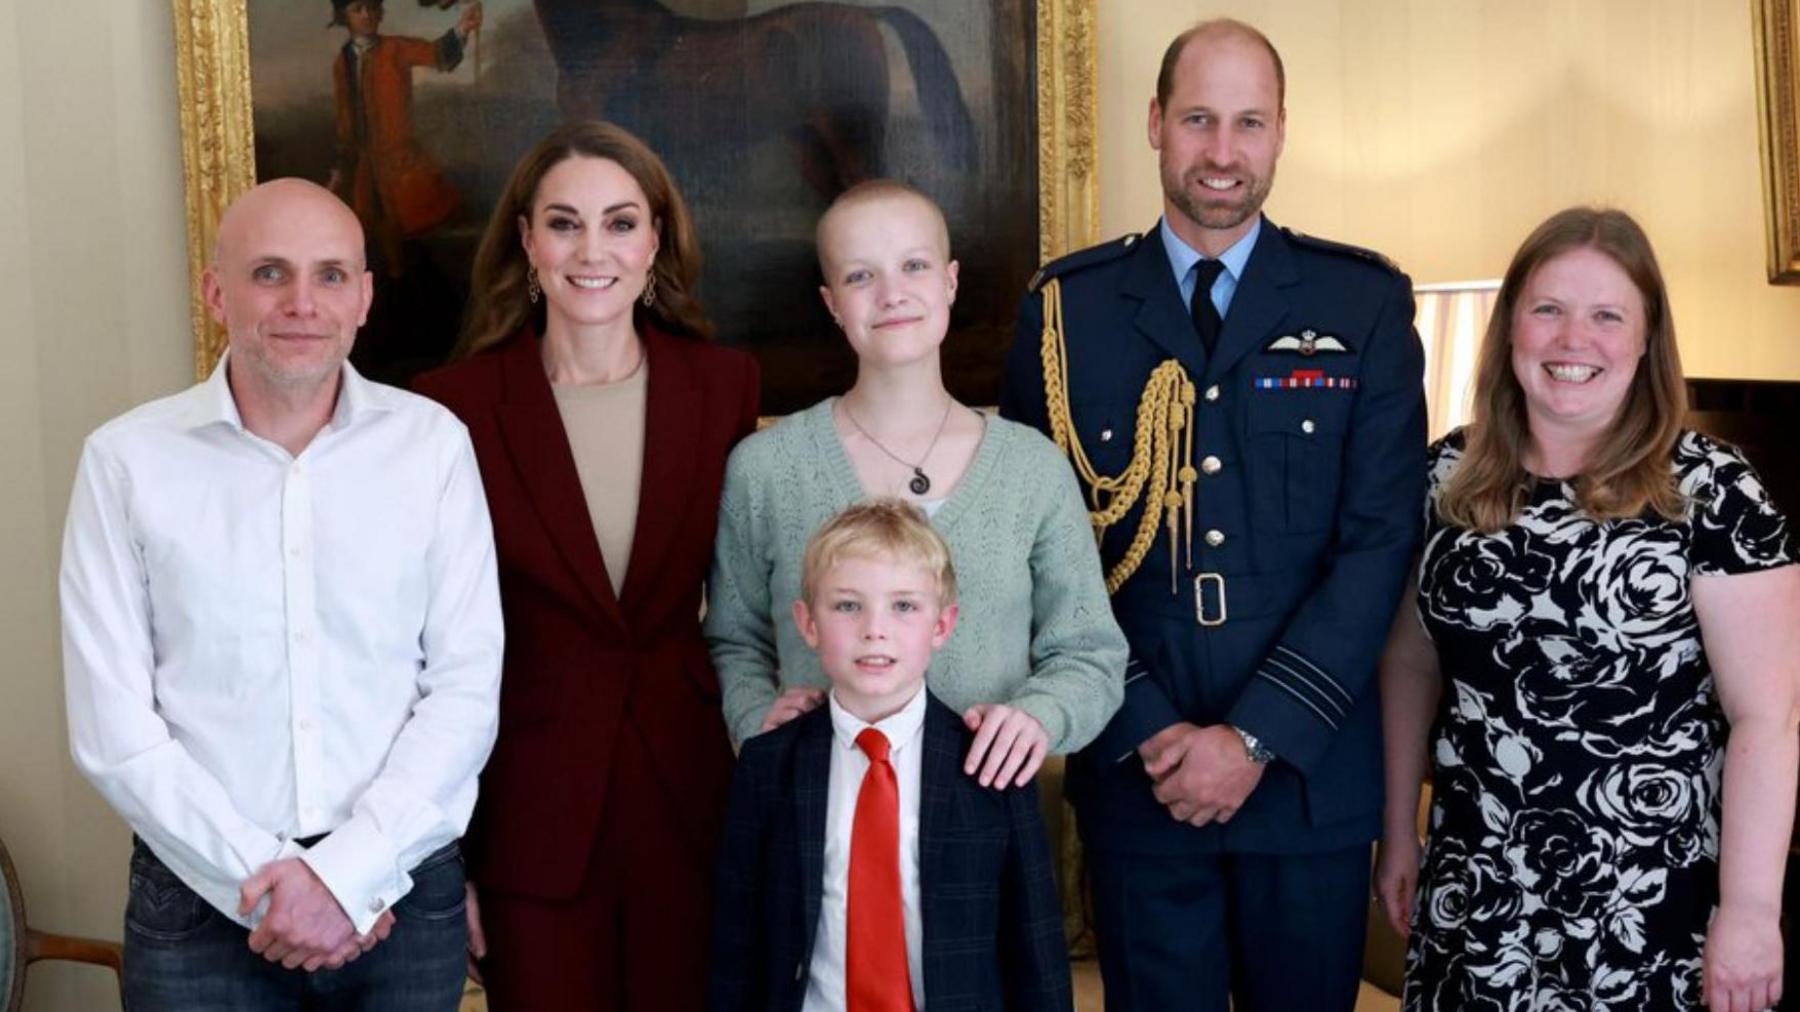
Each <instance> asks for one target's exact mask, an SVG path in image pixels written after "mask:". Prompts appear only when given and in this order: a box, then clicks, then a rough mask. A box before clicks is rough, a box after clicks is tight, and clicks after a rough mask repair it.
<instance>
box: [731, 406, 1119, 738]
mask: <svg viewBox="0 0 1800 1012" xmlns="http://www.w3.org/2000/svg"><path fill="white" fill-rule="evenodd" d="M831 404H832V401H831V400H829V399H828V400H824V401H821V402H819V403H818V404H815V405H813V406H812V407H810V408H807V409H806V410H804V411H801V412H799V413H798V414H794V415H790V416H789V417H787V418H784V419H782V420H781V421H780V422H779V423H777V424H776V425H774V426H773V427H771V428H769V429H767V430H765V431H763V432H759V433H757V434H755V435H753V436H751V437H749V438H748V439H746V440H744V441H743V442H742V443H741V444H739V445H738V447H737V449H736V450H735V451H734V452H733V453H732V455H731V461H730V463H729V464H727V465H726V469H725V494H724V503H723V505H722V508H721V510H720V512H719V535H718V540H717V542H716V545H715V548H714V554H713V570H712V580H711V582H710V584H709V586H708V601H707V614H706V638H707V641H708V643H709V644H710V645H711V647H712V658H713V664H714V666H715V667H717V669H718V672H719V684H720V687H721V689H722V690H723V693H724V705H725V722H726V724H727V726H729V727H730V729H731V733H732V736H733V737H734V738H736V739H737V740H738V741H742V740H744V739H745V738H748V737H750V736H751V735H754V734H755V733H756V732H757V730H758V728H759V727H760V726H761V725H762V720H763V717H764V715H765V714H767V713H768V710H769V706H770V705H771V704H772V703H773V702H774V700H775V697H776V695H777V694H778V693H779V692H780V691H781V690H782V689H786V688H791V687H793V686H798V685H811V686H819V687H824V686H825V685H826V684H827V682H826V679H825V673H824V671H822V670H821V669H820V667H819V661H818V657H817V656H816V655H815V654H814V653H813V651H812V650H811V649H810V648H809V647H808V646H807V645H806V641H805V640H803V639H801V637H800V631H799V629H797V628H796V627H795V625H794V620H793V616H792V613H791V611H792V607H793V602H794V601H795V600H796V599H798V598H799V596H800V558H801V555H802V554H803V553H804V552H805V550H806V542H807V539H809V538H810V537H811V536H812V533H813V532H814V531H815V530H817V529H818V527H819V526H820V525H821V524H823V523H824V522H825V521H826V520H827V519H829V518H830V517H831V516H832V515H833V514H835V513H837V512H838V511H839V510H841V509H843V508H844V507H846V506H849V505H850V504H851V503H853V502H856V501H857V500H859V499H862V498H863V497H864V493H863V489H862V485H861V483H860V482H859V481H858V480H857V477H856V471H855V469H854V467H853V466H852V465H851V463H850V458H849V456H848V455H847V454H845V452H844V448H843V444H842V443H840V442H839V441H838V436H837V431H836V429H835V427H834V426H833V424H832V420H831ZM932 525H933V526H934V527H936V528H937V530H938V533H940V534H942V535H943V536H944V540H945V541H947V542H948V543H949V545H950V552H951V556H952V559H953V561H954V562H955V565H956V580H957V588H958V591H959V597H960V603H961V612H962V614H961V617H960V618H959V620H958V622H957V626H956V631H955V632H954V633H952V634H951V636H950V640H949V642H947V643H946V644H945V645H944V647H943V648H942V649H941V650H939V651H938V654H937V656H936V657H935V658H934V659H933V661H932V665H931V668H930V670H929V671H928V672H927V674H926V681H927V683H928V684H929V685H930V686H931V688H932V691H934V692H936V693H937V695H938V696H939V698H941V699H943V700H944V702H946V703H948V704H949V705H950V706H952V707H954V708H955V709H956V710H958V711H959V712H960V711H962V710H966V709H967V708H969V707H970V706H973V705H974V704H976V703H1007V704H1009V705H1012V706H1016V707H1019V708H1020V709H1023V710H1024V711H1026V712H1027V713H1029V714H1031V715H1032V716H1033V717H1036V718H1037V719H1038V720H1039V721H1040V722H1041V723H1042V724H1043V725H1044V729H1045V730H1046V731H1047V732H1048V733H1049V736H1050V749H1051V751H1052V752H1057V753H1067V752H1072V751H1075V750H1076V749H1079V748H1081V747H1082V746H1084V745H1086V744H1087V743H1088V742H1089V741H1091V740H1093V738H1094V736H1095V735H1098V734H1099V733H1100V730H1101V728H1103V727H1104V726H1105V725H1106V722H1107V720H1109V719H1110V718H1111V717H1112V715H1113V712H1114V711H1115V710H1117V709H1118V708H1119V702H1120V700H1121V698H1122V697H1123V693H1124V671H1125V657H1126V645H1125V637H1124V634H1123V633H1121V632H1120V631H1119V626H1118V624H1117V623H1116V622H1114V621H1113V615H1112V607H1111V604H1110V602H1109V601H1108V600H1107V596H1106V586H1105V582H1104V580H1103V578H1102V576H1101V572H1100V557H1099V553H1098V552H1097V551H1096V550H1095V547H1094V536H1093V533H1092V528H1090V527H1089V526H1088V520H1087V511H1086V507H1085V506H1084V505H1083V504H1082V501H1081V493H1080V490H1079V489H1078V488H1077V486H1076V484H1075V476H1074V473H1073V472H1072V471H1071V470H1070V468H1069V463H1068V461H1067V460H1066V459H1064V457H1063V455H1062V453H1061V452H1060V451H1058V450H1057V448H1056V446H1055V444H1053V443H1051V442H1050V441H1049V440H1048V439H1046V438H1044V436H1043V435H1042V434H1041V433H1039V432H1037V431H1036V430H1035V429H1030V428H1027V427H1025V426H1022V425H1018V424H1016V423H1013V422H1009V421H1006V420H1005V419H1001V418H995V417H989V418H988V419H987V431H986V433H985V434H984V435H983V436H982V440H981V445H980V447H979V448H978V449H977V450H976V453H975V459H974V460H973V461H972V462H971V463H970V464H969V467H968V469H967V470H966V471H965V472H964V473H963V476H962V479H961V480H960V481H959V482H957V484H956V487H955V488H953V489H951V490H950V496H949V498H948V499H947V500H945V502H944V503H943V505H942V506H940V507H939V508H938V510H937V513H936V515H935V516H933V517H932Z"/></svg>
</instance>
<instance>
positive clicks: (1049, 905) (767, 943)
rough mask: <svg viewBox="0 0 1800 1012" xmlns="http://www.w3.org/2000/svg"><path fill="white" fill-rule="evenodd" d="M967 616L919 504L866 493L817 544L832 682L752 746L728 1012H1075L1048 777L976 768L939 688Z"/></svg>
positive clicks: (719, 937) (812, 595) (815, 565)
mask: <svg viewBox="0 0 1800 1012" xmlns="http://www.w3.org/2000/svg"><path fill="white" fill-rule="evenodd" d="M956 618H957V609H956V574H955V571H954V569H953V568H952V567H951V564H950V551H949V549H948V547H947V546H946V545H945V544H944V541H943V539H942V538H941V537H939V536H938V534H937V532H936V531H934V530H933V529H932V527H931V525H930V523H929V522H928V521H927V520H926V519H925V516H924V514H923V513H921V512H920V511H919V510H918V509H917V508H916V507H914V506H911V505H909V504H906V503H904V502H901V501H898V500H891V499H889V500H874V501H871V502H866V503H862V504H858V505H854V506H851V507H850V508H849V509H846V510H844V511H843V512H842V513H839V514H838V515H837V516H835V517H833V518H832V519H831V520H830V521H828V522H827V523H826V524H825V526H824V527H822V528H821V529H820V530H819V531H818V533H817V534H815V535H814V536H813V538H812V540H811V541H810V542H809V543H808V545H807V548H806V553H805V557H804V562H803V577H802V583H801V599H800V600H798V601H796V602H794V620H795V622H796V624H797V625H798V626H799V627H800V630H801V634H802V636H803V637H804V638H805V640H806V643H807V645H808V646H810V647H812V649H813V650H815V651H816V652H817V654H818V657H819V662H820V664H821V666H822V667H823V668H824V670H825V674H826V676H827V678H828V679H829V680H830V683H831V689H830V693H829V696H828V699H827V701H826V705H825V706H821V707H819V708H817V709H814V710H812V711H810V712H808V713H806V714H803V715H801V716H799V717H796V718H795V719H793V720H792V721H790V722H788V723H786V724H783V725H782V726H781V727H778V728H776V729H774V730H772V731H769V732H768V733H766V734H762V735H759V736H757V737H755V738H752V739H750V740H749V741H747V742H745V743H744V748H743V752H742V754H741V755H740V756H739V759H738V767H737V775H736V780H735V782H734V784H733V787H732V798H731V807H730V810H729V812H728V815H727V824H726V839H725V843H724V847H723V849H722V851H721V858H720V862H719V875H718V884H717V903H716V906H715V916H714V923H713V960H712V988H711V990H712V994H711V1007H712V1008H713V1009H715V1010H719V1012H724V1010H751V1009H755V1010H758V1012H761V1010H765V1009H775V1010H791V1012H817V1010H826V1009H833V1010H836V1009H848V1010H851V1012H863V1010H871V1012H873V1010H884V1012H885V1010H896V1012H909V1010H911V1009H914V1008H917V1007H921V1006H923V1007H925V1008H982V1009H1042V1010H1057V1012H1069V1010H1070V1009H1072V1007H1073V1005H1072V999H1071V997H1070V988H1069V966H1068V960H1067V957H1066V954H1065V951H1064V945H1063V936H1062V913H1061V909H1060V908H1059V907H1058V905H1057V898H1056V887H1055V883H1054V881H1053V878H1052V873H1051V863H1050V849H1049V846H1048V844H1047V842H1046V840H1045V836H1044V826H1043V821H1042V816H1041V815H1040V813H1039V810H1038V800H1037V791H1036V788H1035V786H1032V785H1027V786H1026V787H1024V788H1020V789H1014V790H1005V791H993V790H988V789H984V788H982V787H981V786H980V784H979V783H978V782H977V781H976V780H974V779H972V778H970V777H968V776H966V775H965V774H964V773H963V769H962V763H963V756H964V755H965V753H966V752H967V751H968V748H969V744H970V742H971V740H972V739H973V735H974V732H971V731H970V730H969V729H968V728H967V727H966V726H965V725H964V723H963V720H962V718H961V717H959V716H958V715H957V714H956V712H955V711H953V710H951V709H950V708H949V707H948V706H946V705H944V704H943V703H941V702H939V701H938V700H937V698H936V697H934V696H933V695H932V694H931V693H930V692H929V691H928V690H927V689H926V688H925V669H926V667H927V666H928V665H929V664H930V662H931V659H932V655H933V653H934V652H935V651H936V650H937V649H938V648H939V647H941V646H943V644H944V642H945V641H946V640H948V639H949V637H950V635H951V632H952V631H953V630H954V629H955V627H956Z"/></svg>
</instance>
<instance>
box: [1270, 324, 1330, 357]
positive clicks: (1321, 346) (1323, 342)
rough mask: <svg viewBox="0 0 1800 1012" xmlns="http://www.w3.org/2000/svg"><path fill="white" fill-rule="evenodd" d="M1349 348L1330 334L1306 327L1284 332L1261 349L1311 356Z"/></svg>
mask: <svg viewBox="0 0 1800 1012" xmlns="http://www.w3.org/2000/svg"><path fill="white" fill-rule="evenodd" d="M1349 350H1350V349H1349V347H1347V346H1346V345H1345V344H1344V342H1343V341H1342V340H1341V339H1339V338H1336V337H1333V336H1332V335H1330V334H1321V333H1319V332H1318V331H1316V330H1313V329H1312V328H1310V327H1308V328H1307V329H1305V330H1302V331H1301V332H1300V333H1298V334H1284V335H1282V336H1281V337H1278V338H1276V339H1275V340H1273V341H1270V342H1269V346H1268V347H1266V348H1264V349H1263V351H1265V352H1270V351H1287V352H1293V353H1294V354H1296V355H1304V356H1306V357H1308V358H1311V357H1312V356H1314V355H1319V354H1344V353H1346V352H1348V351H1349Z"/></svg>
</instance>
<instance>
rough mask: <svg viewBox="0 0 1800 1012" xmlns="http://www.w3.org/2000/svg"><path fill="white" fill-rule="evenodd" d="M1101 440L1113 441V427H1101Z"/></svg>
mask: <svg viewBox="0 0 1800 1012" xmlns="http://www.w3.org/2000/svg"><path fill="white" fill-rule="evenodd" d="M1100 441H1101V442H1102V443H1110V442H1112V430H1111V429H1101V430H1100Z"/></svg>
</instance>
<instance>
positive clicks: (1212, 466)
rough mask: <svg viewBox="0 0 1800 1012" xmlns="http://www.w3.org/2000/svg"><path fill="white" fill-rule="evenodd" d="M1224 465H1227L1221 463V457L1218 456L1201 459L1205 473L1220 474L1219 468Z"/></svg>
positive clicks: (1201, 466)
mask: <svg viewBox="0 0 1800 1012" xmlns="http://www.w3.org/2000/svg"><path fill="white" fill-rule="evenodd" d="M1224 466H1225V465H1223V464H1221V463H1219V458H1217V457H1210V456H1209V457H1202V458H1201V459H1200V471H1201V473H1203V474H1218V473H1219V468H1221V467H1224Z"/></svg>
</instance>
